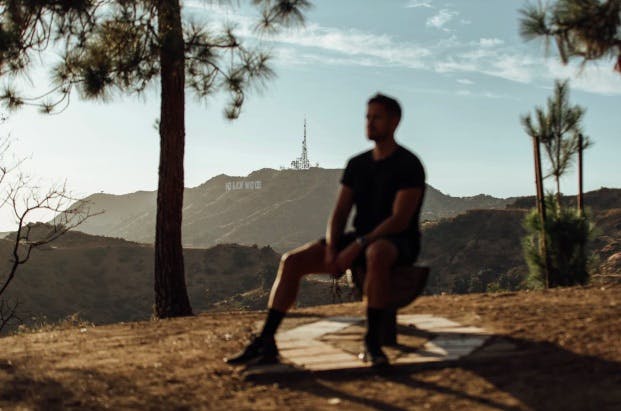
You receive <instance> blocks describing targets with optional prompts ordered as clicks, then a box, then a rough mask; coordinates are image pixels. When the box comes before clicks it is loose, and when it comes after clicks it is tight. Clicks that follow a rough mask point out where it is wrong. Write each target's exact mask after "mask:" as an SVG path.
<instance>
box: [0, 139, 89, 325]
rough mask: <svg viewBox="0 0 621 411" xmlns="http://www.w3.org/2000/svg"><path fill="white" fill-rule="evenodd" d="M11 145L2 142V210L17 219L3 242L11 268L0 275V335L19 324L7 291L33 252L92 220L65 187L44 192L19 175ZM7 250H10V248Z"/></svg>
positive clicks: (0, 163)
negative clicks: (40, 220)
mask: <svg viewBox="0 0 621 411" xmlns="http://www.w3.org/2000/svg"><path fill="white" fill-rule="evenodd" d="M9 147H10V144H9V142H8V141H7V140H3V141H1V142H0V210H6V209H8V210H9V211H10V212H11V213H12V214H13V216H14V218H15V224H16V230H15V232H13V233H11V234H10V235H9V236H8V237H7V238H6V239H3V240H0V242H3V243H4V244H3V246H2V247H0V249H1V250H2V251H3V252H6V251H8V256H7V257H8V263H9V264H8V267H6V269H5V268H4V267H3V270H5V271H4V272H0V331H2V329H3V328H5V327H6V326H7V325H8V324H10V323H11V322H13V321H17V322H19V321H20V320H19V317H18V316H17V308H18V302H17V301H12V302H10V301H8V299H6V298H5V295H6V291H7V289H8V288H9V286H10V285H11V282H12V281H13V280H14V278H15V276H16V274H17V272H18V269H19V267H20V266H21V265H23V264H25V263H26V262H28V260H29V259H30V256H31V255H32V252H33V251H34V250H35V249H37V248H40V247H42V246H44V245H46V244H49V243H51V242H53V241H55V240H57V239H58V238H60V237H62V236H63V235H64V234H65V233H67V231H69V230H71V229H73V228H75V227H77V226H79V225H80V224H82V223H83V222H84V221H85V220H86V219H87V218H89V217H91V216H93V215H94V214H93V213H91V210H90V208H89V207H88V203H86V202H85V201H82V200H79V199H77V198H75V197H73V196H72V195H71V194H70V193H69V192H68V191H67V188H66V187H65V186H64V185H63V186H58V187H51V188H49V189H48V190H47V191H45V192H41V190H40V189H39V188H38V187H36V185H34V184H32V181H31V180H30V179H29V178H27V177H26V176H24V175H23V174H21V173H19V170H18V168H17V167H18V166H19V163H20V162H16V163H15V164H9V161H8V159H7V153H8V152H9ZM41 212H45V213H46V214H57V217H56V218H54V222H53V223H52V224H32V223H28V220H29V219H30V218H31V217H32V216H36V215H37V214H38V213H41ZM7 246H8V247H7Z"/></svg>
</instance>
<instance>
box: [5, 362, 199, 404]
mask: <svg viewBox="0 0 621 411" xmlns="http://www.w3.org/2000/svg"><path fill="white" fill-rule="evenodd" d="M3 364H4V367H0V371H3V372H4V378H1V377H3V375H2V374H1V373H0V410H2V409H5V408H4V407H7V408H8V409H13V407H16V408H19V409H22V408H24V409H34V410H46V411H47V410H52V411H53V410H66V409H76V410H85V409H88V410H107V409H144V408H149V409H175V410H186V409H190V406H189V405H184V404H182V403H180V402H181V401H180V398H179V397H178V396H177V397H167V396H164V395H154V394H153V393H151V392H149V391H148V390H147V389H145V388H144V387H139V386H138V385H136V384H135V383H134V382H133V381H132V379H131V378H128V377H125V376H119V375H118V374H115V373H105V372H99V371H96V370H93V369H77V368H68V369H58V370H57V371H59V372H60V375H59V376H58V377H55V378H49V377H41V376H40V375H37V374H36V373H33V372H32V371H30V370H29V369H28V368H22V367H14V366H12V365H8V366H7V365H6V364H7V363H3ZM63 374H64V375H65V377H63ZM110 399H112V401H110ZM119 399H121V401H119Z"/></svg>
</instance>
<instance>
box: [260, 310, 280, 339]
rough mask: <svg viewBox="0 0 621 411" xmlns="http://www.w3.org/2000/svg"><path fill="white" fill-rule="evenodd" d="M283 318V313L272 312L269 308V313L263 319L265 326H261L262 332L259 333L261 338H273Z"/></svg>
mask: <svg viewBox="0 0 621 411" xmlns="http://www.w3.org/2000/svg"><path fill="white" fill-rule="evenodd" d="M283 318H285V313H283V312H282V311H278V310H274V309H273V308H270V309H269V311H268V312H267V318H266V319H265V324H263V330H262V331H261V337H264V338H265V337H268V338H273V337H274V335H275V334H276V330H277V329H278V326H279V325H280V323H281V322H282V319H283Z"/></svg>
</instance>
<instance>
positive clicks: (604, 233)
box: [420, 189, 621, 294]
mask: <svg viewBox="0 0 621 411" xmlns="http://www.w3.org/2000/svg"><path fill="white" fill-rule="evenodd" d="M573 200H574V199H573V198H565V201H566V202H567V204H572V201H573ZM534 203H535V199H534V198H524V199H519V200H517V201H516V202H515V203H513V204H511V205H509V206H508V207H507V209H504V210H471V211H467V212H466V213H464V214H461V215H458V216H456V217H451V218H447V219H444V220H440V221H437V222H431V223H427V224H425V225H424V229H423V247H422V251H421V258H420V261H421V262H422V263H424V264H426V265H429V266H430V267H432V273H433V275H432V276H431V277H430V281H429V284H428V286H427V292H428V293H430V294H436V293H440V292H453V293H465V292H483V291H486V290H487V289H488V286H489V285H490V283H494V284H493V286H498V287H499V288H501V289H509V290H512V289H517V288H518V287H519V286H520V282H521V281H522V280H523V279H525V278H526V276H527V274H528V268H527V266H526V263H525V261H524V257H523V254H522V246H521V241H522V238H523V237H524V235H525V230H524V228H523V227H522V221H523V218H524V216H525V215H526V213H527V212H528V211H529V210H530V208H531V207H532V206H533V205H534ZM585 204H586V206H587V208H588V210H589V213H590V215H591V217H592V223H593V224H594V237H593V239H592V241H591V242H590V249H591V251H592V252H593V253H594V256H595V260H594V266H593V271H594V272H595V273H597V274H599V275H608V274H621V190H619V189H601V190H597V191H592V192H589V193H586V195H585Z"/></svg>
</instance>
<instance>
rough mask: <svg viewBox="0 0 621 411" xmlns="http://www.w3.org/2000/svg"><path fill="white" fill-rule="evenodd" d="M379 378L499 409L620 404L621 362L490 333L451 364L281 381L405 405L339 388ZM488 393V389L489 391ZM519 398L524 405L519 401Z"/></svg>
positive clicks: (393, 410)
mask: <svg viewBox="0 0 621 411" xmlns="http://www.w3.org/2000/svg"><path fill="white" fill-rule="evenodd" d="M499 347H500V348H499ZM503 350H504V351H503ZM430 369H437V370H439V371H441V372H443V375H446V373H445V372H444V370H451V369H453V370H455V371H458V370H461V371H462V372H463V371H465V373H463V375H465V376H466V377H465V378H468V377H467V376H468V375H469V374H470V373H472V374H476V375H477V376H479V377H482V378H483V379H484V380H485V381H486V382H487V383H490V384H492V385H493V386H494V387H495V388H496V389H497V390H498V392H499V393H501V395H498V393H496V394H495V395H493V394H492V395H490V394H472V393H469V392H465V390H463V389H462V388H459V386H460V385H461V386H464V385H466V386H467V382H464V381H463V380H462V381H460V384H453V383H452V382H451V381H450V379H449V380H448V381H443V382H442V384H441V385H440V384H437V383H434V382H429V381H425V379H424V377H425V376H428V372H429V370H430ZM423 373H425V375H423ZM376 378H380V379H381V380H384V381H385V382H390V383H392V384H397V385H400V386H402V387H404V388H405V389H409V390H412V392H414V391H417V392H419V393H420V391H421V390H423V391H424V392H427V393H429V394H441V395H444V396H446V401H457V400H459V401H460V402H461V401H465V403H467V404H469V405H468V406H469V407H491V408H496V409H500V410H518V409H532V410H598V411H600V410H611V411H612V410H615V411H616V410H619V409H621V389H620V388H619V387H621V363H620V362H615V361H609V360H605V359H602V358H599V357H595V356H589V355H581V354H577V353H574V352H571V351H569V350H566V349H564V348H563V347H560V346H558V345H556V344H553V343H549V342H539V341H530V340H524V339H517V338H510V337H492V338H491V339H490V341H489V342H488V344H486V345H485V346H483V347H481V348H480V349H478V350H476V351H475V352H474V353H473V354H471V355H469V356H467V357H465V358H463V359H460V360H458V361H454V362H451V363H444V364H435V365H434V364H432V363H431V364H429V363H428V364H423V365H420V364H419V365H404V366H392V367H390V368H388V369H385V370H381V371H373V370H365V371H351V370H350V371H349V372H338V371H329V372H318V373H311V374H310V375H307V376H306V378H304V377H302V378H298V379H287V381H285V382H284V383H283V382H281V381H279V382H280V384H281V386H284V387H287V388H289V389H291V390H298V391H303V392H307V393H310V394H313V395H317V396H321V397H325V398H326V399H328V398H333V397H338V398H340V399H341V400H347V401H351V402H353V403H357V404H361V405H365V406H371V407H374V408H376V409H381V410H390V411H397V410H404V409H406V408H402V407H400V406H397V405H395V404H392V403H390V401H389V399H379V398H377V395H375V396H374V397H373V398H369V397H365V396H364V394H360V395H354V394H351V393H348V392H345V391H344V390H342V389H340V388H339V383H341V382H348V381H354V380H364V381H367V380H368V381H369V384H373V383H375V381H376ZM470 378H472V377H471V376H470ZM480 384H481V383H480V382H479V385H480ZM451 385H455V387H451ZM456 387H457V388H456ZM475 391H476V390H475ZM486 392H487V393H489V390H487V391H486ZM502 393H504V394H506V395H502ZM425 397H426V395H421V396H420V400H421V401H424V400H425ZM499 398H500V399H499ZM516 401H517V402H518V403H519V404H520V405H515V404H516Z"/></svg>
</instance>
